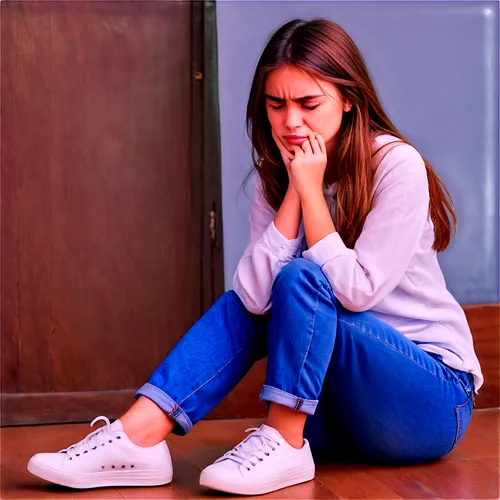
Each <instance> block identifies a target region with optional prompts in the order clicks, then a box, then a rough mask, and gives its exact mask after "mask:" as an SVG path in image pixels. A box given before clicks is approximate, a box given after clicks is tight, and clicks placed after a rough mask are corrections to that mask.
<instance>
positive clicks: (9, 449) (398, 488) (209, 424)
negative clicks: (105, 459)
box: [0, 409, 500, 500]
mask: <svg viewBox="0 0 500 500" xmlns="http://www.w3.org/2000/svg"><path fill="white" fill-rule="evenodd" d="M499 417H500V411H499V409H489V410H478V411H476V412H475V413H474V416H473V419H472V422H471V426H470V428H469V430H468V431H467V432H466V434H465V437H464V439H463V440H462V441H461V442H460V443H459V444H458V446H457V447H456V448H455V450H453V451H452V452H451V453H449V454H448V455H447V456H446V457H444V458H443V459H441V460H438V461H436V462H433V463H431V464H425V465H417V466H402V467H394V466H391V467H383V466H369V465H366V466H365V465H348V464H338V463H336V464H325V463H321V464H318V466H317V474H316V478H315V480H314V481H310V482H308V483H304V484H300V485H296V486H293V487H291V488H286V489H283V490H280V491H276V492H273V493H271V494H269V495H264V496H259V497H248V498H260V499H305V498H307V499H319V498H321V499H323V498H324V499H340V498H356V499H365V498H366V499H381V498H383V499H401V498H405V499H417V498H418V499H437V498H442V499H461V498H464V499H465V498H467V499H483V498H499V468H500V457H499V446H500V439H499V432H500V426H499ZM261 423H262V419H239V420H207V421H203V422H200V423H199V424H198V425H197V426H195V428H194V429H193V430H192V432H190V433H189V435H187V436H185V437H180V436H169V437H168V439H167V443H168V445H169V448H170V451H171V453H172V458H173V461H174V480H173V482H172V484H170V485H167V486H162V487H158V488H107V489H98V490H89V491H76V490H72V489H69V488H63V487H58V486H53V485H50V484H48V483H45V482H44V481H42V480H39V479H37V478H35V477H33V476H31V475H30V474H29V473H28V472H27V470H26V464H27V461H28V459H29V457H30V456H31V455H33V454H34V453H36V452H40V451H58V450H60V449H62V448H65V447H67V446H68V445H69V444H71V443H74V442H76V441H78V440H80V439H82V438H83V437H84V436H85V435H86V434H88V433H89V432H90V431H91V430H92V429H91V428H90V427H89V426H88V424H70V425H47V426H30V427H7V428H3V429H1V432H0V439H1V442H0V447H1V452H2V463H1V471H0V473H1V479H2V485H1V487H2V491H1V493H2V494H1V498H2V499H5V500H7V499H15V500H28V499H57V500H66V499H91V500H101V499H102V500H108V499H109V500H114V499H119V500H123V499H144V500H149V499H207V500H208V499H210V500H213V499H214V498H235V497H233V496H231V495H226V494H221V493H217V492H213V491H210V490H207V489H205V488H203V487H201V486H200V485H199V483H198V479H199V474H200V471H201V470H202V469H203V468H204V467H205V466H206V465H208V464H210V463H212V462H213V461H214V460H215V459H216V458H218V457H219V456H221V455H222V454H223V453H225V452H226V451H228V449H230V448H231V447H232V446H234V445H235V444H236V443H238V442H239V441H241V439H242V438H243V437H244V435H245V429H247V428H252V427H257V426H258V425H260V424H261Z"/></svg>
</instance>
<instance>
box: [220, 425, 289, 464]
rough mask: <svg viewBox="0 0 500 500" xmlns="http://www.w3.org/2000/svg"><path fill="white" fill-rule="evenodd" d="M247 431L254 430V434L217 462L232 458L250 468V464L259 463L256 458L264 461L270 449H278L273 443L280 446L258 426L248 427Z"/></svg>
mask: <svg viewBox="0 0 500 500" xmlns="http://www.w3.org/2000/svg"><path fill="white" fill-rule="evenodd" d="M245 432H252V434H250V436H248V437H246V438H245V439H244V440H243V441H242V442H241V443H240V444H238V445H237V446H235V447H234V448H233V449H232V450H230V451H228V452H227V453H225V454H224V455H222V457H220V458H219V459H217V460H216V461H215V463H217V462H222V461H223V460H232V461H233V462H236V463H237V464H239V465H242V466H243V467H245V468H246V469H247V470H250V467H249V466H248V464H250V465H251V466H252V467H255V466H256V465H257V462H256V461H255V459H257V460H258V461H260V462H262V461H263V460H264V458H265V457H266V456H267V457H268V456H269V455H270V453H269V452H270V451H275V450H276V448H275V446H273V445H277V446H280V443H279V442H278V441H276V440H275V439H272V438H270V437H269V436H266V435H264V434H262V433H261V432H259V428H258V427H251V428H250V429H246V430H245ZM268 450H269V451H268ZM262 454H264V456H262Z"/></svg>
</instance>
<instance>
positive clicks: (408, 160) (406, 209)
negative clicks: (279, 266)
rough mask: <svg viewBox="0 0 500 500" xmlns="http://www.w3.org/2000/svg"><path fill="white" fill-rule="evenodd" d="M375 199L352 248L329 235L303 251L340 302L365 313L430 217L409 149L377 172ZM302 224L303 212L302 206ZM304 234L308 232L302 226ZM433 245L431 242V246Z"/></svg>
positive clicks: (397, 150) (418, 166) (400, 268)
mask: <svg viewBox="0 0 500 500" xmlns="http://www.w3.org/2000/svg"><path fill="white" fill-rule="evenodd" d="M376 179H379V180H378V181H377V183H376V190H375V196H374V200H373V204H372V208H371V210H370V212H369V213H368V216H367V217H366V220H365V223H364V225H363V230H362V232H361V235H360V237H359V238H358V240H357V241H356V244H355V245H354V249H350V248H347V247H346V246H345V245H344V242H343V241H342V239H341V238H340V235H339V233H338V232H336V231H334V232H331V233H329V234H327V235H326V236H324V237H323V238H322V239H321V240H319V241H318V242H317V243H315V244H314V245H313V246H312V247H310V248H309V250H307V251H305V252H304V253H303V257H304V258H306V259H310V260H312V261H313V262H315V263H316V264H318V265H320V266H321V268H322V271H323V273H324V274H325V276H326V277H327V279H328V281H329V283H330V284H331V286H332V289H333V291H334V293H335V295H336V297H337V298H338V299H339V301H340V303H341V304H342V305H343V306H344V307H345V308H346V309H349V310H351V311H367V310H369V309H371V308H372V307H374V306H375V305H376V304H377V303H378V302H380V301H381V300H382V299H383V298H385V297H386V296H387V295H388V294H389V293H390V292H391V291H392V290H393V289H394V288H395V287H396V286H397V285H398V283H399V282H400V281H401V278H402V277H403V275H404V273H405V272H406V270H407V269H408V266H409V265H410V264H411V261H412V258H413V256H414V255H415V252H416V251H417V249H418V246H419V244H420V240H421V237H422V233H423V231H424V228H425V224H426V222H427V218H428V216H429V186H428V181H427V171H426V168H425V164H424V162H423V160H422V157H421V156H420V154H419V153H418V151H417V150H416V149H414V148H413V147H412V146H409V145H399V146H397V147H394V148H393V149H391V151H389V152H388V153H387V154H386V156H385V158H384V159H383V160H382V162H381V164H380V165H379V166H378V168H377V173H376ZM303 210H304V225H305V226H306V225H307V224H310V222H309V223H308V222H307V220H306V219H307V217H308V216H307V213H309V212H308V208H307V207H306V208H304V207H303ZM305 231H306V235H307V233H308V231H309V235H311V234H312V233H313V230H308V228H307V226H306V230H305ZM430 244H432V242H430Z"/></svg>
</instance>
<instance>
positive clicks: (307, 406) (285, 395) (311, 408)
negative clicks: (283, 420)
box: [259, 385, 318, 415]
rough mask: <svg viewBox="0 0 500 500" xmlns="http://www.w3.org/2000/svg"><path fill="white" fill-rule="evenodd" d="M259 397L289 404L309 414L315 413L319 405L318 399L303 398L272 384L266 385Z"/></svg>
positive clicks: (284, 404)
mask: <svg viewBox="0 0 500 500" xmlns="http://www.w3.org/2000/svg"><path fill="white" fill-rule="evenodd" d="M259 399H260V400H261V401H270V402H272V403H278V404H280V405H283V406H287V407H288V408H291V409H292V410H295V411H300V412H302V413H307V414H308V415H314V412H315V411H316V406H318V400H317V399H303V398H299V397H297V396H294V395H293V394H290V393H289V392H285V391H282V390H281V389H277V388H276V387H272V386H270V385H264V386H263V387H262V391H261V393H260V396H259Z"/></svg>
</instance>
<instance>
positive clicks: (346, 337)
mask: <svg viewBox="0 0 500 500" xmlns="http://www.w3.org/2000/svg"><path fill="white" fill-rule="evenodd" d="M333 334H334V335H335V339H336V340H335V347H334V351H333V355H332V359H331V362H330V366H329V369H328V373H327V376H326V379H325V383H324V387H323V392H322V395H321V396H320V398H321V405H322V412H321V414H320V415H318V419H316V418H315V416H313V417H310V418H309V420H308V422H307V424H306V430H305V435H306V437H308V436H309V435H311V441H314V442H315V443H316V444H317V449H316V451H317V452H318V453H319V454H321V455H322V456H328V455H330V456H331V457H332V458H334V459H342V457H346V458H348V459H350V460H356V461H359V460H361V461H373V462H378V463H397V464H402V463H418V462H425V461H430V460H434V459H437V458H439V457H441V456H443V455H446V454H447V453H448V452H449V451H451V449H453V447H455V446H456V444H457V443H458V441H459V440H460V439H461V438H462V437H463V434H464V432H465V430H466V429H467V426H468V425H469V422H470V418H471V415H472V410H473V404H474V403H473V383H472V378H471V376H470V375H469V374H466V373H464V372H460V371H455V370H453V369H451V368H449V367H447V366H446V365H444V364H443V363H441V362H440V361H439V360H438V359H437V358H438V356H435V355H430V354H428V353H427V352H425V351H424V350H423V349H421V348H420V347H418V345H416V344H415V343H414V342H412V341H410V340H408V339H407V338H406V337H404V336H403V335H402V334H401V333H400V332H398V331H397V330H395V329H394V328H392V327H391V326H389V325H387V324H385V323H384V322H382V321H380V320H379V319H378V318H376V317H375V316H374V315H373V314H370V313H368V312H364V313H353V312H351V311H347V310H346V309H344V308H343V307H342V306H340V305H338V321H337V325H336V328H335V330H334V331H333ZM321 435H322V437H323V439H322V438H321Z"/></svg>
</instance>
